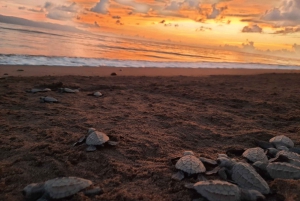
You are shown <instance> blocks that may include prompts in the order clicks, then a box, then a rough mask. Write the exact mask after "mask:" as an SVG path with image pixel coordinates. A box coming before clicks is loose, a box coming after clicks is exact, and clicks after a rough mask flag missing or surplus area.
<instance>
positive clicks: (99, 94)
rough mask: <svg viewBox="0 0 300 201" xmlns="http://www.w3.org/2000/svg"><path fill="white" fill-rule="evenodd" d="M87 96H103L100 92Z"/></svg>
mask: <svg viewBox="0 0 300 201" xmlns="http://www.w3.org/2000/svg"><path fill="white" fill-rule="evenodd" d="M88 96H95V97H101V96H103V94H102V93H101V92H99V91H96V92H94V93H90V94H88Z"/></svg>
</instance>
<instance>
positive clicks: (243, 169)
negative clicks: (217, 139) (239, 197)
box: [217, 157, 270, 194]
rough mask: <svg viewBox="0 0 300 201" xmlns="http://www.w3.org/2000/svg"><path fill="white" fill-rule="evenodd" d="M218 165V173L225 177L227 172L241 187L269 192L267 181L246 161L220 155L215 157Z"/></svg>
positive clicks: (264, 192) (263, 192)
mask: <svg viewBox="0 0 300 201" xmlns="http://www.w3.org/2000/svg"><path fill="white" fill-rule="evenodd" d="M217 162H218V164H219V166H220V168H221V169H220V170H219V175H220V176H221V177H222V178H223V179H225V180H226V179H227V174H228V175H230V176H231V179H232V180H233V181H234V182H235V183H236V184H237V185H238V186H239V187H241V188H243V189H253V190H257V191H259V192H261V193H262V194H269V193H270V188H269V185H268V184H267V182H266V181H265V180H264V179H263V178H262V177H261V176H260V175H259V174H258V173H257V172H256V171H255V169H254V168H253V167H252V166H251V165H249V164H248V163H243V162H237V161H235V160H233V159H230V158H225V157H220V158H218V159H217Z"/></svg>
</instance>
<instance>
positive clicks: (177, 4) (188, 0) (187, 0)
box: [165, 0, 200, 11]
mask: <svg viewBox="0 0 300 201" xmlns="http://www.w3.org/2000/svg"><path fill="white" fill-rule="evenodd" d="M199 5H200V0H184V1H178V0H172V1H170V2H169V3H168V4H167V5H166V7H165V10H170V11H178V10H180V9H189V10H194V9H199Z"/></svg>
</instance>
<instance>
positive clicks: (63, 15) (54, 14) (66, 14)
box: [32, 2, 79, 21]
mask: <svg viewBox="0 0 300 201" xmlns="http://www.w3.org/2000/svg"><path fill="white" fill-rule="evenodd" d="M44 9H45V10H46V12H47V14H46V17H47V18H50V19H53V20H62V21H64V20H70V19H73V18H75V17H76V16H77V12H78V10H79V8H78V6H77V4H76V3H75V2H73V3H71V4H70V5H56V4H53V3H51V2H46V3H45V5H44ZM32 11H33V10H32ZM41 11H44V10H43V8H42V9H41Z"/></svg>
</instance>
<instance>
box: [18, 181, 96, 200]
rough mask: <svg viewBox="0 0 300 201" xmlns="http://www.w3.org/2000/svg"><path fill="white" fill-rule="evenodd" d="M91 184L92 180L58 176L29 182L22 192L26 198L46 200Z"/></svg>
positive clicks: (69, 193) (62, 196) (68, 194)
mask: <svg viewBox="0 0 300 201" xmlns="http://www.w3.org/2000/svg"><path fill="white" fill-rule="evenodd" d="M92 184H93V182H92V181H90V180H87V179H82V178H78V177H59V178H55V179H51V180H48V181H45V182H42V183H32V184H29V185H28V186H26V187H25V188H24V189H23V191H22V193H23V195H24V197H25V199H26V200H31V201H47V200H52V199H61V198H66V197H69V196H72V195H74V194H76V193H78V192H79V191H81V190H83V189H85V188H87V187H89V186H91V185H92Z"/></svg>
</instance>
